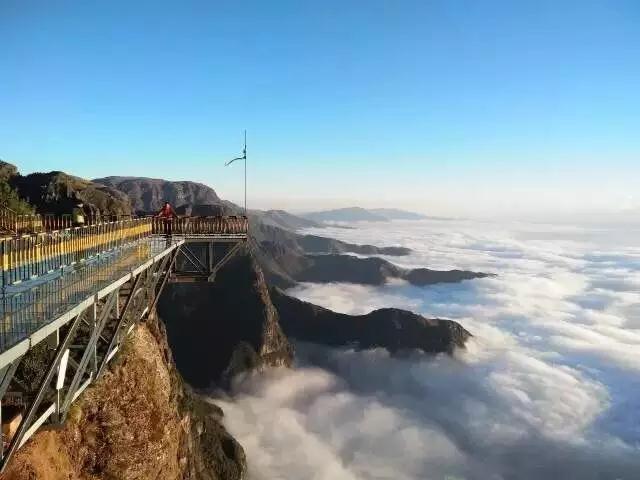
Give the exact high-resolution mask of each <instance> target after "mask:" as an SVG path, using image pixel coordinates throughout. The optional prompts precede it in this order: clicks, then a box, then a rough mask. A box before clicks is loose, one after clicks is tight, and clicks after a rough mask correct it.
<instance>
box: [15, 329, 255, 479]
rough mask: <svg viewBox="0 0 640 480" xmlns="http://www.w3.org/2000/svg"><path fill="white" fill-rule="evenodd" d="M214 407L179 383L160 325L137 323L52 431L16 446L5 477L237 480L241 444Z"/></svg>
mask: <svg viewBox="0 0 640 480" xmlns="http://www.w3.org/2000/svg"><path fill="white" fill-rule="evenodd" d="M221 415H222V412H221V410H220V409H219V408H217V407H215V406H214V405H211V404H209V403H207V402H206V401H204V400H203V399H201V398H200V397H198V396H197V395H195V394H193V393H192V392H190V391H189V389H188V388H187V387H186V386H185V385H184V384H183V383H182V380H181V378H180V376H179V375H178V374H177V372H176V369H175V367H174V365H173V361H172V359H171V353H170V350H169V348H168V345H167V342H166V335H165V332H164V328H163V327H162V325H161V324H159V323H158V322H156V321H155V319H153V318H151V319H150V320H149V321H148V322H147V324H143V325H139V326H138V327H137V328H136V330H135V332H134V334H133V335H132V337H131V338H130V340H129V342H128V344H127V346H126V348H125V349H124V351H122V352H121V353H120V355H119V357H118V358H117V360H116V363H115V364H114V365H113V366H112V367H111V370H110V371H109V372H107V374H106V375H105V376H104V377H103V378H102V379H101V380H100V381H99V382H98V383H97V384H95V386H93V387H91V388H90V389H89V390H87V391H86V392H85V393H84V395H83V396H82V397H81V398H80V399H79V401H78V403H77V404H76V405H75V406H74V409H73V411H72V413H71V415H70V416H69V418H68V420H67V422H66V423H65V425H64V426H63V427H62V428H61V429H60V430H48V431H47V430H41V431H40V432H38V433H37V434H36V435H34V437H33V438H32V439H31V440H30V441H29V442H27V444H26V445H25V446H24V447H23V448H22V449H20V450H19V451H18V453H17V455H16V456H15V457H14V459H13V460H12V462H11V463H10V465H9V467H8V469H7V471H6V472H5V474H4V475H3V478H4V479H6V480H24V479H29V480H63V479H64V480H69V479H74V480H76V479H77V480H103V479H104V480H107V479H109V480H112V479H118V480H127V479H131V480H133V479H152V478H153V479H162V480H165V479H166V480H173V479H176V480H177V479H183V480H240V479H242V478H243V476H244V472H245V470H246V461H245V456H244V452H243V450H242V447H241V446H240V445H239V444H238V443H237V442H236V441H235V440H234V439H233V437H231V436H230V435H229V434H228V433H227V432H226V430H225V429H224V427H222V425H221V423H220V421H219V420H220V417H221Z"/></svg>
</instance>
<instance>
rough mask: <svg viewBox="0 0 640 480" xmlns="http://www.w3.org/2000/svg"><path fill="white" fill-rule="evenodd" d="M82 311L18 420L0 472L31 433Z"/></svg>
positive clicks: (70, 327) (73, 322)
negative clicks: (18, 423)
mask: <svg viewBox="0 0 640 480" xmlns="http://www.w3.org/2000/svg"><path fill="white" fill-rule="evenodd" d="M84 313H85V312H84V311H83V312H81V313H79V314H78V315H77V316H76V318H75V319H74V320H73V321H72V323H71V325H70V326H69V330H68V331H67V333H66V335H65V337H64V339H63V341H62V342H61V343H59V344H58V348H57V350H56V354H55V356H54V358H53V360H52V361H51V364H50V365H49V368H48V369H47V372H46V373H45V376H44V378H43V379H42V382H41V383H40V387H39V388H38V391H37V393H36V395H35V397H34V399H33V400H32V402H31V404H30V406H29V408H28V409H27V413H26V414H25V416H24V417H23V419H22V421H21V422H20V425H19V426H18V429H17V430H16V433H15V435H14V436H13V438H12V439H11V443H10V445H9V448H8V450H7V452H6V454H5V455H4V457H3V458H2V460H1V462H2V464H1V465H0V472H2V471H3V470H4V467H5V466H6V465H7V463H8V462H9V460H10V459H11V457H12V456H13V454H14V453H15V452H16V450H17V449H18V448H19V447H20V445H22V444H23V443H24V441H26V440H27V438H28V437H29V436H30V435H26V434H27V432H28V431H29V433H30V434H32V433H33V431H30V427H31V424H32V423H33V421H34V418H35V415H36V413H37V411H38V408H39V407H40V404H41V403H42V401H43V400H44V398H45V395H46V394H47V390H48V389H49V388H50V387H51V380H52V379H53V376H54V375H55V373H56V372H57V370H58V365H59V364H60V360H62V356H63V355H64V353H65V351H66V350H67V349H68V348H69V345H70V344H71V341H72V339H73V338H74V336H75V333H76V330H77V329H78V326H79V325H80V323H81V321H82V316H83V315H84ZM49 410H50V408H49ZM49 410H48V411H49ZM49 414H50V413H49ZM40 420H42V417H40V418H39V419H38V420H37V422H38V423H40ZM42 421H44V420H42ZM25 436H26V438H25Z"/></svg>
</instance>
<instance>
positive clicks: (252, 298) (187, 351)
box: [158, 249, 293, 389]
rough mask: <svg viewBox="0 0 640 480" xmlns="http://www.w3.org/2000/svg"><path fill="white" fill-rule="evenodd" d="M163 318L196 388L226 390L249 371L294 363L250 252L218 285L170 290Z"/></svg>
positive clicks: (161, 313)
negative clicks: (217, 387) (240, 374)
mask: <svg viewBox="0 0 640 480" xmlns="http://www.w3.org/2000/svg"><path fill="white" fill-rule="evenodd" d="M158 314H159V316H160V317H161V318H162V320H163V321H164V323H165V324H166V326H167V332H168V338H169V344H170V345H171V350H172V351H173V354H174V356H175V359H176V364H177V366H178V369H179V370H180V372H181V373H182V375H183V376H184V377H185V379H186V380H187V381H188V382H189V383H190V384H191V385H193V386H194V387H196V388H205V389H206V388H210V387H212V386H214V385H225V384H227V383H228V381H229V380H230V379H231V378H232V377H233V375H235V374H237V373H240V372H242V371H244V370H249V369H255V368H260V367H262V366H267V365H268V366H289V365H291V362H292V360H293V349H292V347H291V345H290V344H289V342H288V340H287V338H286V337H285V335H284V334H283V332H282V329H281V328H280V323H279V317H278V312H277V311H276V309H275V307H274V306H273V303H272V302H271V298H270V296H269V289H268V287H267V284H266V282H265V279H264V275H263V273H262V270H261V268H260V266H259V265H258V264H257V262H256V261H255V259H254V257H253V256H252V255H251V254H250V252H249V251H248V249H245V250H243V251H241V253H239V254H237V255H236V256H235V257H234V258H233V259H232V260H231V261H230V262H229V263H227V264H226V265H225V266H224V267H223V268H222V269H221V270H220V271H219V272H218V274H217V275H216V281H215V283H197V284H195V283H194V284H186V283H184V284H169V285H167V286H166V287H165V290H164V292H163V294H162V297H161V299H160V302H159V303H158Z"/></svg>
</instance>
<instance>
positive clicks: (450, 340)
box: [271, 289, 471, 353]
mask: <svg viewBox="0 0 640 480" xmlns="http://www.w3.org/2000/svg"><path fill="white" fill-rule="evenodd" d="M271 298H272V299H273V303H274V305H275V306H276V308H277V309H278V312H279V313H280V322H281V324H282V328H283V329H284V331H285V333H286V334H287V335H289V336H291V337H293V338H296V339H298V340H303V341H307V342H314V343H321V344H323V345H329V346H357V347H358V348H362V349H366V348H376V347H382V348H386V349H388V350H389V351H391V352H398V351H401V350H407V349H419V350H422V351H424V352H427V353H442V352H446V353H452V352H453V351H454V350H455V349H456V348H462V347H464V344H465V342H466V341H467V339H468V338H469V337H470V336H471V334H470V333H469V332H468V331H467V330H465V329H464V328H463V327H462V326H461V325H460V324H459V323H457V322H454V321H452V320H441V319H436V318H425V317H423V316H421V315H417V314H415V313H412V312H409V311H406V310H400V309H397V308H383V309H379V310H374V311H372V312H370V313H367V314H366V315H346V314H343V313H337V312H334V311H332V310H329V309H327V308H323V307H319V306H317V305H314V304H312V303H308V302H304V301H302V300H298V299H297V298H293V297H290V296H288V295H286V294H285V293H283V292H282V291H281V290H279V289H272V291H271Z"/></svg>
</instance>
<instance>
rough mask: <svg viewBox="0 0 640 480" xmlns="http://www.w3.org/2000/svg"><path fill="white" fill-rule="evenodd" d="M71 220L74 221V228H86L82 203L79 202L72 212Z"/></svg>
mask: <svg viewBox="0 0 640 480" xmlns="http://www.w3.org/2000/svg"><path fill="white" fill-rule="evenodd" d="M71 219H72V220H73V226H74V227H84V225H85V222H84V205H83V204H82V202H77V203H76V206H75V207H73V210H72V211H71Z"/></svg>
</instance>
